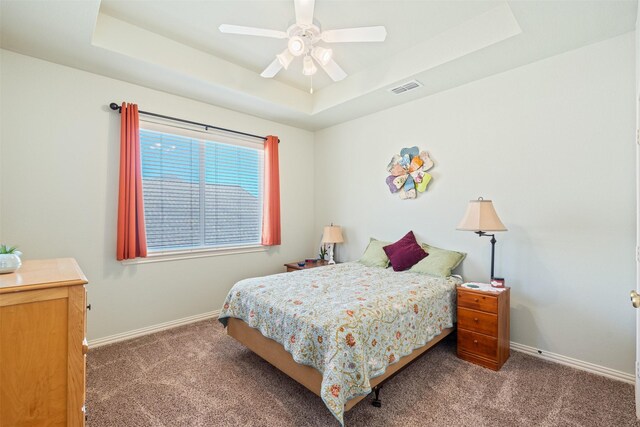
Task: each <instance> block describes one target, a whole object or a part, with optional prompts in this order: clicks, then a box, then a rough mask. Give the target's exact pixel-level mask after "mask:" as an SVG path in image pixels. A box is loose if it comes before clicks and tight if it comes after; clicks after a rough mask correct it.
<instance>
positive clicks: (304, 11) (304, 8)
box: [293, 0, 315, 25]
mask: <svg viewBox="0 0 640 427" xmlns="http://www.w3.org/2000/svg"><path fill="white" fill-rule="evenodd" d="M293 4H294V6H295V8H296V24H298V25H312V24H313V8H314V6H315V0H294V1H293Z"/></svg>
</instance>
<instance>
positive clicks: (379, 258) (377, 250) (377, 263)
mask: <svg viewBox="0 0 640 427" xmlns="http://www.w3.org/2000/svg"><path fill="white" fill-rule="evenodd" d="M389 244H390V243H389V242H383V241H381V240H376V239H374V238H373V237H372V238H371V239H370V240H369V246H367V249H365V251H364V254H363V255H362V258H360V259H359V260H358V262H359V263H360V264H364V265H366V266H368V267H382V268H387V266H388V265H389V258H388V257H387V254H386V253H385V252H384V250H383V249H382V247H383V246H387V245H389ZM427 258H429V257H427Z"/></svg>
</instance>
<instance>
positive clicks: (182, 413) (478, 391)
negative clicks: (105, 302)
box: [87, 320, 640, 427]
mask: <svg viewBox="0 0 640 427" xmlns="http://www.w3.org/2000/svg"><path fill="white" fill-rule="evenodd" d="M87 364H88V371H87V410H88V415H89V422H88V426H89V427H98V426H109V427H113V426H337V425H339V424H338V422H337V421H336V420H335V419H334V418H333V416H332V415H331V414H330V413H329V411H328V410H327V409H326V408H325V406H324V404H323V403H322V401H321V400H320V398H319V397H316V396H315V395H314V394H313V393H311V392H309V391H307V390H306V389H305V388H304V387H302V386H300V385H298V383H296V382H295V381H293V380H291V379H289V378H288V377H287V376H286V375H284V374H282V373H280V372H279V371H277V370H276V369H275V368H273V367H271V365H269V364H268V363H266V362H264V361H263V360H262V359H260V358H259V357H258V356H256V355H254V354H253V353H251V352H250V351H249V350H246V349H245V348H244V347H242V346H241V345H240V344H238V343H237V342H236V341H235V340H234V339H233V338H230V337H228V336H226V335H225V334H224V330H223V329H222V326H221V325H220V324H219V323H218V322H217V321H213V320H211V321H205V322H199V323H196V324H192V325H188V326H184V327H180V328H176V329H172V330H169V331H165V332H160V333H157V334H154V335H149V336H146V337H142V338H137V339H134V340H131V341H127V342H123V343H118V344H114V345H111V346H106V347H101V348H98V349H95V350H91V351H90V353H89V356H88V359H87ZM380 396H381V400H382V408H375V407H373V406H372V405H371V404H370V400H371V398H368V399H365V400H364V401H362V402H360V403H359V404H358V405H356V407H355V408H353V409H352V410H351V411H349V412H348V413H347V414H346V415H345V424H346V425H347V426H447V427H451V426H473V427H480V426H607V427H614V426H640V423H637V422H636V420H635V415H634V401H633V387H632V386H631V385H629V384H624V383H621V382H618V381H613V380H609V379H606V378H602V377H599V376H596V375H591V374H588V373H585V372H581V371H577V370H574V369H571V368H567V367H564V366H560V365H557V364H553V363H548V362H544V361H542V360H540V359H536V358H534V357H531V356H527V355H524V354H521V353H518V352H512V355H511V358H510V359H509V361H507V363H506V364H505V365H504V367H503V368H502V370H501V371H500V372H493V371H490V370H488V369H484V368H481V367H478V366H475V365H472V364H470V363H467V362H464V361H462V360H459V359H458V358H457V357H456V356H455V342H453V341H446V342H443V343H441V344H439V345H438V346H436V347H435V348H434V349H432V350H430V351H429V353H428V354H426V355H425V356H424V357H423V358H422V359H420V360H419V361H417V362H416V363H414V364H413V365H412V366H410V367H408V368H407V369H405V370H404V371H403V372H402V373H400V374H399V375H398V376H396V377H395V378H393V379H392V380H390V381H389V382H388V383H387V384H385V386H384V388H383V389H382V392H381V394H380Z"/></svg>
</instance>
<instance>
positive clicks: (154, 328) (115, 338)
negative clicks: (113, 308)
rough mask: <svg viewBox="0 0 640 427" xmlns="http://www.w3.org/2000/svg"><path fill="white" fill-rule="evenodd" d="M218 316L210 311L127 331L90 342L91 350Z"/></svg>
mask: <svg viewBox="0 0 640 427" xmlns="http://www.w3.org/2000/svg"><path fill="white" fill-rule="evenodd" d="M218 314H220V310H215V311H209V312H207V313H202V314H196V315H195V316H189V317H183V318H182V319H177V320H171V321H169V322H164V323H159V324H157V325H151V326H147V327H145V328H140V329H134V330H133V331H127V332H122V333H120V334H115V335H110V336H108V337H103V338H97V339H95V340H91V341H89V348H96V347H100V346H103V345H107V344H113V343H116V342H120V341H125V340H130V339H131V338H137V337H141V336H143V335H149V334H153V333H155V332H160V331H164V330H166V329H171V328H176V327H178V326H182V325H188V324H189V323H195V322H199V321H201V320H206V319H211V318H213V317H218Z"/></svg>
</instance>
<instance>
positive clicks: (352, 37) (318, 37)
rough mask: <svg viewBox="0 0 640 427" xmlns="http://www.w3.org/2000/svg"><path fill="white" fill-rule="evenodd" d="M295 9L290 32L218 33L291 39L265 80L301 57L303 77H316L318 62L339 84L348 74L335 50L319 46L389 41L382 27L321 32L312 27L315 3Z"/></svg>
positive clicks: (230, 28)
mask: <svg viewBox="0 0 640 427" xmlns="http://www.w3.org/2000/svg"><path fill="white" fill-rule="evenodd" d="M294 6H295V10H296V22H295V24H293V25H292V26H290V27H289V28H288V29H287V31H278V30H270V29H265V28H254V27H243V26H240V25H229V24H222V25H220V27H219V30H220V31H221V32H223V33H227V34H241V35H246V36H259V37H273V38H276V39H289V41H288V42H287V48H286V49H285V50H283V51H282V52H281V53H279V54H277V55H276V59H274V60H273V62H271V64H269V66H268V67H267V68H265V70H264V71H263V72H262V73H261V74H260V75H261V76H262V77H266V78H271V77H274V76H275V75H276V74H278V72H279V71H280V70H281V69H283V68H284V69H285V70H286V69H287V68H289V64H291V62H292V61H293V59H294V58H295V57H299V56H301V57H302V74H304V75H305V76H312V75H314V74H315V73H316V72H317V71H318V68H317V67H316V65H315V63H316V62H317V63H318V64H319V65H320V66H321V67H322V69H323V70H324V71H325V72H326V73H327V74H328V75H329V77H331V79H333V81H336V82H337V81H340V80H342V79H344V78H345V77H347V73H345V72H344V70H343V69H342V68H341V67H340V66H339V65H338V64H337V63H336V62H335V61H334V60H333V50H332V49H329V48H325V47H322V46H319V45H318V43H319V42H325V43H351V42H382V41H384V40H385V38H386V37H387V30H386V29H385V27H383V26H376V27H360V28H344V29H340V30H326V31H320V27H318V26H317V25H315V24H314V23H313V9H314V6H315V0H294Z"/></svg>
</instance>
